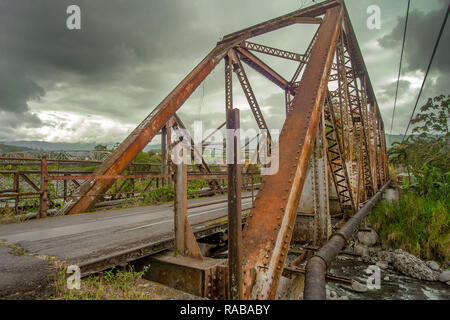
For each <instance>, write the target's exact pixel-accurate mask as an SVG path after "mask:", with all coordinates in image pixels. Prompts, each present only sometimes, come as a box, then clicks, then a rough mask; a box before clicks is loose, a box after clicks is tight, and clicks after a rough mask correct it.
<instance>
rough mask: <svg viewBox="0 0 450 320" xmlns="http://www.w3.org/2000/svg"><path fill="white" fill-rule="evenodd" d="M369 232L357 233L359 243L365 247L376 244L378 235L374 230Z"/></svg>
mask: <svg viewBox="0 0 450 320" xmlns="http://www.w3.org/2000/svg"><path fill="white" fill-rule="evenodd" d="M369 230H370V231H359V232H358V240H359V242H360V243H362V244H364V245H366V246H369V247H370V246H373V245H375V244H376V243H377V240H378V235H377V233H376V232H375V230H372V229H369Z"/></svg>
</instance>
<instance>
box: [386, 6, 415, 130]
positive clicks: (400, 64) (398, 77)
mask: <svg viewBox="0 0 450 320" xmlns="http://www.w3.org/2000/svg"><path fill="white" fill-rule="evenodd" d="M410 3H411V0H408V6H407V8H406V19H405V29H404V30H403V42H402V52H401V54H400V63H399V66H398V76H397V86H396V88H395V99H394V109H393V110H392V119H391V132H390V135H391V136H392V128H393V127H394V117H395V106H396V105H397V94H398V84H399V82H400V74H401V70H402V62H403V50H404V49H405V39H406V29H407V27H408V17H409V5H410Z"/></svg>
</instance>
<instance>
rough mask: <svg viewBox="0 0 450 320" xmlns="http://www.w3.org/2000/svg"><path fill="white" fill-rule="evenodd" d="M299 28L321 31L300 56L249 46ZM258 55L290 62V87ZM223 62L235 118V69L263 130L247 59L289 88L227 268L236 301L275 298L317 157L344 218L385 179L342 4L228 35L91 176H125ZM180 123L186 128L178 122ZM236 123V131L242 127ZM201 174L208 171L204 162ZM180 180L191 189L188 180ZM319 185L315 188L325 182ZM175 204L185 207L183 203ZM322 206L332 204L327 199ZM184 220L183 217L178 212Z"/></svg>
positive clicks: (79, 206)
mask: <svg viewBox="0 0 450 320" xmlns="http://www.w3.org/2000/svg"><path fill="white" fill-rule="evenodd" d="M297 23H315V24H318V25H319V27H318V29H317V32H316V33H315V35H314V36H313V37H312V40H311V42H310V44H309V46H308V48H307V50H306V52H305V53H303V54H299V53H294V52H290V51H286V50H281V49H276V48H272V47H269V46H265V45H262V44H256V43H252V42H249V41H247V40H248V39H250V38H252V37H255V36H258V35H261V34H264V33H267V32H272V31H275V30H278V29H281V28H284V27H287V26H290V25H293V24H297ZM252 52H258V53H261V54H268V55H272V56H275V57H279V58H281V59H289V60H293V61H296V62H298V63H299V65H298V67H297V68H296V70H295V71H294V75H293V77H292V78H291V79H290V80H289V81H288V80H286V79H284V78H283V77H281V76H280V75H279V74H278V73H277V72H276V71H275V70H274V69H272V68H271V67H270V66H268V65H267V64H266V63H264V62H263V61H262V60H261V59H259V58H258V57H256V56H255V55H254V54H253V53H252ZM222 60H224V61H225V68H224V69H225V108H224V109H225V110H226V112H227V113H228V114H230V112H231V111H233V110H235V109H234V107H233V90H232V82H233V79H232V78H233V75H232V74H233V72H234V73H235V74H236V77H237V79H238V81H239V83H240V85H241V87H242V89H243V91H244V94H245V96H246V98H247V101H248V104H249V105H250V108H251V110H252V113H253V115H254V118H255V120H256V123H257V125H258V127H259V128H260V129H266V130H268V129H269V128H268V126H267V123H266V121H265V119H264V116H263V113H262V112H261V109H260V106H259V104H258V101H257V98H256V96H255V94H254V91H253V89H252V87H251V85H250V83H249V80H248V77H247V74H246V72H245V70H244V68H243V64H242V61H243V62H244V63H245V64H246V65H248V66H250V67H251V68H253V69H254V70H256V71H257V72H258V73H260V74H262V75H263V76H264V77H266V78H267V79H269V80H270V81H272V82H273V83H275V84H276V85H277V86H278V87H280V88H281V89H282V90H283V91H284V92H285V97H286V101H285V103H286V105H285V108H286V120H285V123H284V126H283V129H282V131H281V135H280V137H279V141H278V142H277V144H278V148H279V160H278V165H279V170H278V172H277V173H275V174H273V175H267V176H264V178H263V181H262V185H261V188H260V190H259V192H258V195H257V197H256V200H255V202H254V205H253V208H252V209H251V212H250V214H249V215H248V218H247V220H246V223H245V227H244V229H243V232H242V243H241V245H239V244H236V248H240V247H242V261H239V260H238V261H237V260H236V257H234V256H233V257H232V258H233V259H232V260H233V261H234V263H235V264H234V267H233V270H231V269H229V270H228V271H229V272H234V273H236V272H239V271H236V267H235V266H236V265H238V263H239V262H241V265H242V267H240V268H241V269H242V270H241V271H242V274H238V275H236V274H232V275H231V276H230V277H231V278H232V279H239V280H238V281H233V283H232V286H233V290H234V291H233V292H234V293H235V294H233V295H232V296H239V297H242V298H244V299H273V298H275V297H276V294H277V290H278V286H279V283H280V278H281V276H282V274H283V270H284V266H285V262H286V257H287V254H288V250H289V245H290V241H291V237H292V232H293V227H294V223H295V219H296V216H297V209H298V207H299V203H300V201H301V195H302V191H303V189H304V188H303V187H304V183H305V179H306V174H307V171H308V168H309V163H310V162H311V159H312V157H318V156H320V157H321V159H323V160H324V161H325V164H326V163H328V170H329V174H330V178H331V180H332V183H331V182H330V184H332V185H333V186H331V187H332V188H334V189H335V190H336V192H337V194H338V198H339V203H340V205H341V208H342V210H343V211H346V212H356V211H357V210H358V209H359V205H360V203H363V202H364V201H366V200H368V199H369V198H370V197H371V196H372V195H373V194H375V192H377V190H378V189H379V188H380V187H381V186H382V185H384V184H385V182H386V181H387V179H388V167H387V157H386V144H385V136H384V124H383V120H382V118H381V115H380V112H379V108H378V104H377V102H376V98H375V95H374V92H373V89H372V86H371V83H370V79H369V76H368V74H367V70H366V67H365V65H364V61H363V59H362V55H361V52H360V50H359V46H358V43H357V41H356V37H355V34H354V31H353V28H352V26H351V23H350V20H349V17H348V13H347V10H346V8H345V4H344V2H343V1H342V0H329V1H325V2H322V3H320V4H316V5H314V6H311V7H309V8H306V9H302V10H297V11H295V12H292V13H289V14H287V15H284V16H281V17H278V18H275V19H272V20H269V21H266V22H263V23H260V24H258V25H255V26H252V27H249V28H246V29H244V30H241V31H238V32H235V33H232V34H230V35H227V36H225V37H224V38H223V39H222V41H220V42H219V43H218V44H217V46H216V47H215V48H214V49H213V50H212V51H211V52H210V53H209V54H208V55H207V56H206V57H205V58H204V59H203V60H202V61H201V62H200V64H199V65H197V67H195V68H194V70H192V71H191V72H190V73H189V75H188V76H187V77H186V78H185V79H184V80H183V81H182V82H181V83H180V84H179V85H178V86H177V87H176V88H175V89H174V90H173V91H172V92H171V93H170V94H169V95H168V96H167V97H166V98H165V99H164V100H163V101H162V102H161V103H160V104H159V105H158V106H157V107H156V108H155V109H154V110H153V111H152V112H151V113H150V114H149V115H148V116H147V117H146V118H145V119H144V121H142V123H141V124H140V125H139V126H137V128H136V129H135V130H134V131H133V132H132V133H131V134H130V135H129V136H128V137H127V138H126V139H125V140H124V141H123V142H122V144H121V145H120V146H119V148H117V149H116V150H115V151H114V152H113V153H112V154H111V155H109V157H108V158H107V159H106V160H105V161H104V162H103V163H102V164H101V165H100V166H99V167H98V169H97V170H96V171H95V173H94V174H95V175H99V176H100V175H103V176H114V175H118V174H120V173H121V172H122V171H123V170H124V169H125V168H126V167H127V166H128V164H129V163H130V162H131V161H132V160H133V159H134V158H135V157H136V156H137V154H138V153H139V152H140V151H142V150H143V148H144V147H145V146H146V145H147V144H148V143H149V142H150V141H151V140H152V138H153V137H154V136H155V135H156V134H157V133H158V132H159V131H160V130H161V129H162V128H163V126H165V125H166V124H167V123H168V122H169V121H170V120H171V119H172V117H174V116H175V113H176V111H177V110H178V109H179V108H180V107H181V106H182V105H183V103H184V102H185V101H186V99H188V98H189V96H190V95H191V94H192V93H193V92H194V91H195V89H196V88H197V87H198V86H199V85H200V84H201V83H202V82H203V81H204V80H205V78H206V77H207V76H208V74H209V73H211V71H212V70H213V69H214V68H215V67H216V66H217V65H218V64H219V63H220V62H221V61H222ZM177 122H178V123H179V124H181V125H182V122H181V120H180V119H179V121H177ZM321 123H322V124H321ZM227 127H228V123H227ZM234 127H235V128H236V127H238V123H237V124H235V126H234ZM319 128H321V129H319ZM319 130H324V137H323V136H322V138H317V137H318V132H319ZM319 136H320V135H319ZM269 141H270V140H269ZM315 144H316V145H315ZM320 150H324V152H321V151H320ZM325 158H326V159H325ZM314 159H315V158H314ZM313 161H315V160H313ZM321 168H325V170H326V169H327V166H326V165H325V166H321V167H320V168H319V167H317V166H313V170H315V178H314V179H315V180H317V179H318V178H317V177H321V178H320V179H325V178H324V177H326V176H327V174H325V175H324V174H323V172H321V171H320V170H322V169H321ZM180 170H182V168H181V169H180ZM201 170H204V171H205V172H209V171H208V167H207V165H206V163H205V164H202V166H201ZM233 170H234V171H233V175H234V176H235V179H236V181H237V180H238V179H239V177H238V176H239V170H237V169H236V167H234V168H233ZM316 171H317V172H316ZM316 173H317V174H316ZM319 173H320V174H319ZM180 181H182V183H183V185H184V182H183V180H182V178H180ZM114 182H115V179H113V178H111V179H102V180H89V181H87V182H85V183H84V184H82V185H81V187H80V188H79V189H78V191H77V192H76V196H77V198H75V199H74V200H72V201H69V202H67V203H66V206H65V211H66V212H67V213H69V214H73V213H79V212H84V211H87V210H90V209H91V208H92V207H93V205H94V204H95V203H96V201H98V200H99V199H100V197H99V196H98V195H100V194H103V193H104V192H105V191H107V190H108V188H110V187H111V185H112V184H113V183H114ZM319 182H320V181H319ZM314 183H315V186H316V187H317V186H318V184H317V183H318V182H317V181H315V182H314ZM236 185H237V184H236ZM327 185H328V184H321V186H327ZM234 189H236V188H234ZM234 189H231V190H234ZM322 189H323V188H322ZM229 192H233V191H229ZM234 192H240V191H237V190H236V191H234ZM321 194H327V192H321ZM177 199H178V200H177V201H180V198H179V197H178V198H177ZM326 201H328V199H326ZM183 205H184V204H183ZM234 205H235V204H234ZM324 207H326V208H328V205H327V204H326V203H325V206H324ZM234 209H236V208H234ZM347 209H348V210H347ZM234 211H235V212H237V211H236V210H234ZM182 216H183V212H181V213H180V214H179V217H182ZM323 217H325V215H322V218H320V219H315V221H325V220H326V219H324V218H323ZM180 219H181V218H180ZM180 221H181V220H180ZM180 223H181V222H180ZM317 223H320V222H317ZM235 225H236V224H235ZM326 228H329V226H327V227H325V228H318V230H322V231H320V232H321V233H323V234H325V233H324V231H323V230H325V229H326ZM180 230H181V229H180ZM183 230H184V229H183ZM186 230H187V231H189V230H188V229H186ZM189 234H190V231H189ZM231 240H232V241H241V240H239V239H238V240H236V239H231ZM194 247H195V246H194ZM239 250H240V249H239ZM236 261H237V262H236ZM238 269H239V268H238ZM233 277H234V278H233ZM228 286H229V284H228ZM236 286H237V287H238V288H236Z"/></svg>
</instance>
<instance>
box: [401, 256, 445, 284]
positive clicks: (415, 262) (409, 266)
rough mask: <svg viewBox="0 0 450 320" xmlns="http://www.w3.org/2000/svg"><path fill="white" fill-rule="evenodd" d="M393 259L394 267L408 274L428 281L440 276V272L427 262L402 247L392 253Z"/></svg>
mask: <svg viewBox="0 0 450 320" xmlns="http://www.w3.org/2000/svg"><path fill="white" fill-rule="evenodd" d="M392 260H393V266H394V268H395V269H396V270H398V271H400V272H401V273H403V274H405V275H407V276H410V277H413V278H416V279H419V280H427V281H436V280H438V278H439V272H436V271H433V270H431V269H430V268H429V267H428V266H427V265H426V263H425V262H423V261H422V260H420V259H419V258H417V257H415V256H414V255H412V254H410V253H408V252H406V251H403V250H402V249H397V250H395V251H394V252H393V253H392ZM449 276H450V275H449Z"/></svg>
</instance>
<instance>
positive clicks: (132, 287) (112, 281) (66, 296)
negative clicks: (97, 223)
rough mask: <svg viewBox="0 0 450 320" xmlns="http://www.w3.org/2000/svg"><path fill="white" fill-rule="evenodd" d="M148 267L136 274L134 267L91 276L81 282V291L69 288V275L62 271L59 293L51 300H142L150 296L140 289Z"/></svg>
mask: <svg viewBox="0 0 450 320" xmlns="http://www.w3.org/2000/svg"><path fill="white" fill-rule="evenodd" d="M147 269H148V267H146V268H144V270H142V271H140V272H136V271H135V270H134V269H133V268H132V267H130V268H129V270H128V271H123V270H118V269H115V268H113V269H111V270H108V271H105V272H103V273H101V274H99V275H91V276H89V277H86V278H84V279H82V280H81V285H80V289H79V290H77V289H68V288H67V275H66V274H65V273H64V270H61V271H60V275H59V277H58V280H57V292H56V295H55V296H53V297H51V299H56V300H115V299H120V300H142V299H148V298H149V297H148V295H147V294H146V293H145V292H143V291H141V290H140V289H139V287H141V286H140V285H141V284H142V282H143V281H144V280H142V277H143V275H144V274H145V273H146V272H147Z"/></svg>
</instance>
